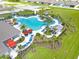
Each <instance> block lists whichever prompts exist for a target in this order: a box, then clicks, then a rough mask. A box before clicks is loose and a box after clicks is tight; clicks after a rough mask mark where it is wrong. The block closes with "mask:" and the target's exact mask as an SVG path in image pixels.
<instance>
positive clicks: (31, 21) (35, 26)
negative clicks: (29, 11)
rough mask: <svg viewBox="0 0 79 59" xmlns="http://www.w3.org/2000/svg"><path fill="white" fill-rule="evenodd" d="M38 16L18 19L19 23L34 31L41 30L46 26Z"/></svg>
mask: <svg viewBox="0 0 79 59" xmlns="http://www.w3.org/2000/svg"><path fill="white" fill-rule="evenodd" d="M38 19H40V18H39V17H38V16H31V17H28V18H26V17H17V21H18V22H20V23H21V24H24V25H25V26H26V27H28V28H31V29H32V30H39V29H40V28H41V27H42V26H44V25H46V23H45V22H42V21H39V20H38Z"/></svg>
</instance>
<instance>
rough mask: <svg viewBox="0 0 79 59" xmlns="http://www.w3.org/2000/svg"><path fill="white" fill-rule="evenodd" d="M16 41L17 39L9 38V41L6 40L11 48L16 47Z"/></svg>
mask: <svg viewBox="0 0 79 59" xmlns="http://www.w3.org/2000/svg"><path fill="white" fill-rule="evenodd" d="M16 44H17V43H16V42H15V41H13V40H12V39H8V40H7V41H6V45H7V46H8V47H9V48H14V47H16Z"/></svg>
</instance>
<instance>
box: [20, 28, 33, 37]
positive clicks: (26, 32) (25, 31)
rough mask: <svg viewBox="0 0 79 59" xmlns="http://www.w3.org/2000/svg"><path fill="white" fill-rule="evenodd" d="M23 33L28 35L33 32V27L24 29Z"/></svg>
mask: <svg viewBox="0 0 79 59" xmlns="http://www.w3.org/2000/svg"><path fill="white" fill-rule="evenodd" d="M22 33H23V34H24V35H25V36H26V35H28V34H30V33H32V29H29V30H24V31H23V32H22Z"/></svg>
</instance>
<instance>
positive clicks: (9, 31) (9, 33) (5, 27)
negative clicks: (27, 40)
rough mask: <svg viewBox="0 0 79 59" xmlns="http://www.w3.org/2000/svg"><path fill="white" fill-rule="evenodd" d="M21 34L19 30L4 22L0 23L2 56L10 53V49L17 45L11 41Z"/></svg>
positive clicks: (0, 53) (0, 49)
mask: <svg viewBox="0 0 79 59" xmlns="http://www.w3.org/2000/svg"><path fill="white" fill-rule="evenodd" d="M19 34H20V31H19V30H17V29H15V28H14V27H13V26H11V25H10V24H8V23H6V22H4V21H0V55H6V54H9V53H10V51H11V49H10V48H12V47H14V46H15V45H16V43H15V42H14V41H13V40H10V39H11V38H13V37H14V36H17V35H19ZM6 42H7V43H6Z"/></svg>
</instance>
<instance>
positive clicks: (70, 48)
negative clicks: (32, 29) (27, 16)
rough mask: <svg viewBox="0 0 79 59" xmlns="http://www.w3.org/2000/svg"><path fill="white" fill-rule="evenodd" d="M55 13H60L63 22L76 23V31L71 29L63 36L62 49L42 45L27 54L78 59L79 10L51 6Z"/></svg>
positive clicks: (33, 57)
mask: <svg viewBox="0 0 79 59" xmlns="http://www.w3.org/2000/svg"><path fill="white" fill-rule="evenodd" d="M51 10H52V12H51V13H53V14H56V15H60V16H61V17H62V22H65V23H70V24H72V25H75V27H74V28H76V31H75V32H71V31H70V30H67V31H66V34H64V35H63V36H62V47H61V48H60V49H56V50H53V49H52V50H51V49H48V48H43V47H41V46H37V47H36V51H35V52H32V51H30V52H29V53H28V54H26V58H28V59H54V58H55V59H77V57H78V55H79V51H78V50H79V36H78V35H79V20H78V19H79V11H78V10H71V9H65V8H57V7H51Z"/></svg>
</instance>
